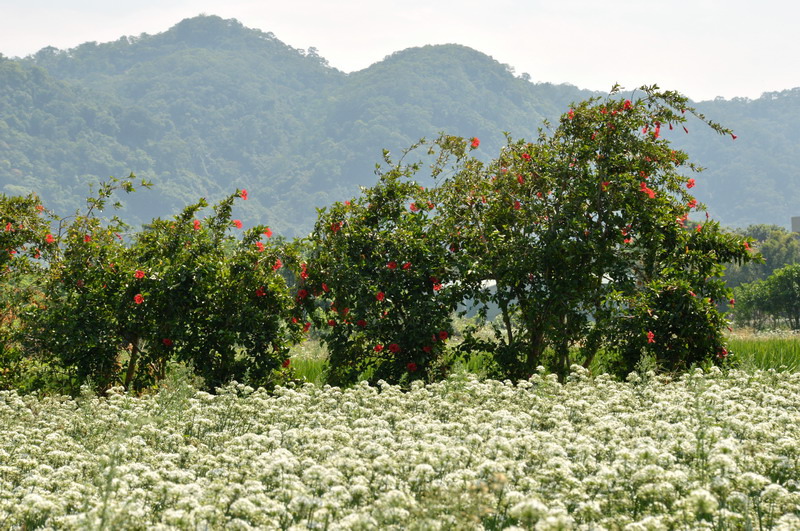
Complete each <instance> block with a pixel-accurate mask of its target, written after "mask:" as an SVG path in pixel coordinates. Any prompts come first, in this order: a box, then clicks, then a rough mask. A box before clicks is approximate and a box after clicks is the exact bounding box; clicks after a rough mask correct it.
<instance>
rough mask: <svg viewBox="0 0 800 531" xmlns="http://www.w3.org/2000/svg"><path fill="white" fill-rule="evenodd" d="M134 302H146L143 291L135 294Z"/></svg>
mask: <svg viewBox="0 0 800 531" xmlns="http://www.w3.org/2000/svg"><path fill="white" fill-rule="evenodd" d="M133 302H135V303H136V304H141V303H143V302H144V297H142V294H141V293H137V294H136V295H134V296H133Z"/></svg>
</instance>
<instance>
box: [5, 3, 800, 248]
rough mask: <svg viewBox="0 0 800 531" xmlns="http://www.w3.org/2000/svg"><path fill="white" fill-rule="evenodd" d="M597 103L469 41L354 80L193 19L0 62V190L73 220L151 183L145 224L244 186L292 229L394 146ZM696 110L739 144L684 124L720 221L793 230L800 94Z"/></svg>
mask: <svg viewBox="0 0 800 531" xmlns="http://www.w3.org/2000/svg"><path fill="white" fill-rule="evenodd" d="M592 95H597V94H592V93H590V92H589V91H582V90H579V89H577V88H575V87H572V86H569V85H557V86H556V85H551V84H536V83H531V82H530V81H529V78H528V76H522V77H516V76H515V75H514V74H513V72H512V70H511V68H510V67H508V66H507V65H503V64H500V63H499V62H497V61H495V60H493V59H492V58H490V57H487V56H486V55H484V54H482V53H480V52H477V51H475V50H472V49H469V48H466V47H464V46H459V45H438V46H425V47H421V48H412V49H408V50H404V51H401V52H397V53H394V54H392V55H390V56H388V57H386V58H385V59H384V60H383V61H380V62H378V63H376V64H374V65H372V66H371V67H369V68H367V69H364V70H362V71H359V72H354V73H351V74H345V73H343V72H341V71H339V70H336V69H334V68H331V67H330V66H329V65H328V64H327V62H326V61H325V59H324V58H322V57H320V56H319V55H318V54H317V52H316V50H314V49H313V48H311V49H309V50H307V51H306V50H298V49H295V48H292V47H291V46H288V45H286V44H284V43H282V42H281V41H279V40H278V39H277V38H276V37H275V36H274V35H273V34H271V33H265V32H262V31H259V30H254V29H249V28H246V27H244V26H243V25H242V24H241V23H239V22H237V21H235V20H223V19H221V18H219V17H215V16H199V17H196V18H192V19H187V20H184V21H182V22H180V23H178V24H176V25H175V26H174V27H172V28H171V29H169V30H168V31H166V32H164V33H160V34H157V35H147V34H142V35H140V36H138V37H122V38H120V39H119V40H117V41H114V42H109V43H103V44H98V43H96V42H89V43H85V44H82V45H80V46H78V47H76V48H74V49H70V50H57V49H55V48H52V47H48V48H44V49H42V50H41V51H39V52H38V53H36V54H34V55H32V56H29V57H26V58H24V59H19V60H12V59H8V58H3V57H2V56H0V192H3V193H6V194H8V195H24V194H26V193H30V192H36V193H39V194H40V195H41V196H42V198H43V200H44V201H45V202H46V203H47V204H48V205H52V206H53V207H54V208H57V209H59V210H61V211H66V210H75V209H76V208H78V207H79V206H80V204H81V200H82V198H83V197H84V196H85V194H86V191H87V183H89V182H98V181H101V180H103V179H106V178H107V177H108V176H110V175H116V176H125V175H128V174H129V173H131V172H134V173H136V174H137V175H139V176H141V177H144V178H147V179H149V180H151V181H153V182H154V183H155V184H156V186H155V188H154V189H153V190H152V191H149V192H146V193H142V194H140V195H138V196H137V197H136V198H134V199H133V200H132V201H131V202H130V203H129V204H128V205H127V208H126V210H124V211H123V212H122V213H121V215H122V217H123V219H125V220H126V221H129V222H131V223H133V224H134V225H137V224H139V223H142V222H145V221H147V220H149V219H151V218H152V217H156V216H163V215H167V214H168V213H171V212H175V211H177V210H179V209H181V208H183V207H185V206H187V205H188V204H191V203H192V202H193V201H194V200H195V198H196V197H197V196H204V197H206V198H207V199H208V200H209V201H217V200H220V199H222V198H223V197H224V196H225V194H226V192H225V191H227V190H230V189H234V188H247V189H250V190H253V191H258V192H259V193H258V194H257V197H258V198H257V199H254V200H253V201H252V202H251V203H250V204H248V205H247V207H246V214H247V217H248V219H253V220H255V221H257V222H261V223H266V224H269V225H270V226H273V227H275V228H276V229H277V231H278V232H279V233H282V234H285V235H286V236H297V235H303V234H307V233H308V232H309V231H310V230H311V227H312V225H313V220H314V217H315V208H316V207H321V206H325V205H329V204H331V203H332V202H334V201H335V200H342V199H344V198H346V197H350V196H352V195H353V194H354V193H355V192H356V191H357V189H358V187H359V186H370V185H372V184H373V183H374V181H375V180H374V176H373V175H372V169H373V163H374V161H375V160H376V159H378V158H379V157H380V153H381V150H382V149H383V148H387V149H389V150H390V151H392V152H399V151H400V150H402V149H404V148H405V147H406V146H408V145H410V144H412V143H413V142H415V141H416V140H417V139H418V138H421V137H433V136H436V135H437V134H438V133H440V132H446V133H448V134H453V135H459V136H465V137H471V136H479V137H480V138H481V139H482V140H483V142H484V146H485V147H486V148H487V149H489V150H492V151H494V150H497V149H500V147H501V146H502V145H503V143H504V137H503V132H508V133H510V134H511V135H512V136H514V137H516V138H532V137H534V136H535V135H536V131H537V129H538V127H540V126H541V125H542V124H543V119H545V118H549V119H554V118H555V117H557V116H558V114H560V113H561V112H563V110H564V109H565V108H567V106H568V105H569V103H570V102H571V101H578V100H581V99H585V98H587V97H589V96H592ZM698 109H699V110H700V111H702V112H705V113H706V114H707V115H708V116H709V117H712V118H713V119H715V120H717V121H719V122H723V123H726V124H730V127H732V129H733V130H734V131H735V132H736V134H737V135H738V136H739V139H738V140H737V142H736V143H731V142H723V141H722V140H721V139H719V138H717V137H715V136H714V135H712V134H709V132H707V131H702V130H700V129H697V130H692V131H691V132H690V134H689V135H685V134H684V133H683V131H680V130H677V131H674V132H673V133H674V134H673V135H672V137H671V138H670V139H671V140H674V141H675V142H677V145H678V147H680V148H682V149H685V150H686V151H687V152H688V153H689V154H690V155H692V157H693V158H694V159H695V160H697V161H698V162H699V163H700V164H701V165H703V166H708V167H710V168H711V169H710V171H709V172H708V173H707V174H706V180H705V182H704V184H703V186H701V187H699V188H698V190H697V194H698V197H699V199H701V200H702V201H703V202H704V203H706V204H707V205H708V207H709V210H710V213H711V214H712V215H713V216H714V217H715V219H718V220H720V222H721V223H723V224H725V225H734V226H744V225H747V224H752V223H773V224H778V225H786V224H787V223H788V218H789V216H791V215H793V214H796V213H797V212H796V211H794V208H795V207H794V205H796V204H797V203H798V199H800V184H798V183H800V181H798V180H797V179H796V171H795V170H794V166H793V164H794V162H793V158H792V154H793V153H794V152H796V151H797V149H798V148H800V146H798V145H797V139H798V138H800V135H798V134H797V128H798V126H797V124H798V123H800V122H799V121H798V120H797V119H796V118H797V115H798V114H799V113H800V90H790V91H785V92H782V93H774V94H767V95H765V96H764V97H762V98H760V99H758V100H755V101H751V100H745V99H735V100H732V101H725V100H715V101H711V102H704V103H701V104H700V105H698ZM664 133H665V134H667V133H668V132H667V131H665V132H664Z"/></svg>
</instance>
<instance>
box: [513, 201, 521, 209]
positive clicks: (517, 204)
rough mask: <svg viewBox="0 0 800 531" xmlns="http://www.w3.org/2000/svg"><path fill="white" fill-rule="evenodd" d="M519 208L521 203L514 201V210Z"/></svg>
mask: <svg viewBox="0 0 800 531" xmlns="http://www.w3.org/2000/svg"><path fill="white" fill-rule="evenodd" d="M520 208H522V203H520V202H519V201H514V210H519V209H520Z"/></svg>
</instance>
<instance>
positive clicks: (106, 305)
mask: <svg viewBox="0 0 800 531" xmlns="http://www.w3.org/2000/svg"><path fill="white" fill-rule="evenodd" d="M120 185H121V186H122V187H124V188H125V187H127V188H130V187H131V186H132V185H131V183H130V181H124V182H122V183H120ZM116 188H118V187H116V186H110V187H108V186H106V187H105V188H103V189H102V190H101V194H100V195H99V196H98V198H95V199H94V200H93V201H95V203H92V202H90V206H89V208H88V209H87V212H85V213H83V214H80V215H77V216H76V217H75V218H74V219H72V220H71V221H70V223H68V224H67V225H65V226H64V229H63V231H61V232H60V233H59V235H58V238H57V243H58V245H57V246H55V248H54V251H53V253H52V255H51V257H50V264H49V269H48V271H47V274H46V275H45V277H44V278H43V279H42V281H41V304H38V305H33V306H30V307H29V308H28V310H27V312H26V314H25V322H26V330H25V332H26V338H27V342H28V344H29V345H30V346H31V348H32V350H34V351H36V352H39V353H44V354H45V355H47V356H49V357H50V358H51V359H52V360H54V361H55V362H56V363H57V364H58V365H59V366H60V367H62V368H63V369H64V370H65V371H66V373H67V375H68V376H69V381H70V385H69V386H68V387H69V389H76V388H77V387H78V386H79V385H81V384H82V383H84V382H86V381H87V380H92V381H93V383H94V385H95V386H96V387H97V388H98V389H105V388H108V387H109V386H112V385H117V384H120V383H121V384H122V385H124V386H125V387H129V388H130V387H132V388H137V389H141V388H143V387H146V386H149V385H151V384H153V383H154V382H155V381H157V380H160V379H162V378H163V377H164V375H165V369H166V365H167V364H168V362H170V361H172V360H176V361H183V362H187V363H188V364H190V365H192V366H193V367H194V370H195V372H196V373H197V374H198V375H200V376H202V377H203V378H204V380H205V382H206V384H207V385H208V386H210V387H213V386H217V385H221V384H223V383H225V382H228V381H230V380H231V379H234V378H237V379H239V380H241V381H250V382H253V383H258V384H260V385H268V384H269V383H270V382H271V378H272V376H273V373H274V372H275V371H276V370H278V369H280V368H281V365H282V364H283V362H284V360H285V359H286V358H287V351H288V347H289V345H290V344H291V343H292V342H293V341H295V340H296V339H298V338H299V336H300V333H301V329H300V328H301V327H300V326H299V325H297V324H296V323H293V322H292V316H293V312H294V302H293V299H292V296H291V293H290V289H289V283H290V282H292V281H293V275H292V274H291V273H286V270H285V268H283V262H284V261H287V262H290V261H292V260H291V259H290V256H291V255H293V252H294V251H292V250H291V247H290V246H287V245H285V244H284V242H283V241H275V240H272V239H270V238H268V237H266V234H265V233H269V234H271V233H270V232H269V229H268V228H267V227H263V226H256V227H253V228H251V229H248V230H246V231H244V232H243V234H242V236H241V237H236V236H234V235H233V234H232V233H231V232H232V231H239V230H240V229H241V227H242V222H241V221H240V220H232V219H231V218H232V208H233V203H234V201H235V200H237V199H239V198H241V199H244V198H246V197H247V193H246V192H245V191H237V192H236V193H235V194H233V195H232V196H230V197H228V198H227V199H225V200H223V201H221V202H220V203H218V204H217V205H215V206H214V207H213V214H211V215H209V216H207V217H205V218H203V219H200V214H201V211H202V210H203V209H204V207H206V206H207V205H206V203H205V201H202V200H201V201H200V202H198V203H196V204H194V205H191V206H189V207H187V208H185V209H184V210H183V212H181V213H180V214H179V215H178V216H176V217H174V218H173V219H171V220H162V219H155V220H153V221H152V222H151V223H150V224H149V225H147V226H146V227H145V228H144V229H143V230H141V231H140V232H134V233H130V234H127V233H125V232H124V231H125V230H126V227H125V226H123V225H122V224H121V223H120V222H119V221H117V220H112V221H111V222H110V223H106V222H104V221H103V220H101V219H100V218H99V217H98V216H96V215H95V212H96V209H95V207H96V206H98V203H97V201H99V202H101V203H102V202H103V201H104V200H105V199H107V198H108V197H109V196H110V194H111V193H112V192H113V191H114V190H115V189H116ZM99 206H103V205H102V204H100V205H99ZM123 234H125V236H123Z"/></svg>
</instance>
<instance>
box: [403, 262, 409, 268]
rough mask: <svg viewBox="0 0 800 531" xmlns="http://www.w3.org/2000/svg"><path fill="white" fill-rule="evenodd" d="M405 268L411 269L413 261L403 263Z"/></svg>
mask: <svg viewBox="0 0 800 531" xmlns="http://www.w3.org/2000/svg"><path fill="white" fill-rule="evenodd" d="M403 269H411V262H406V263H404V264H403Z"/></svg>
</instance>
